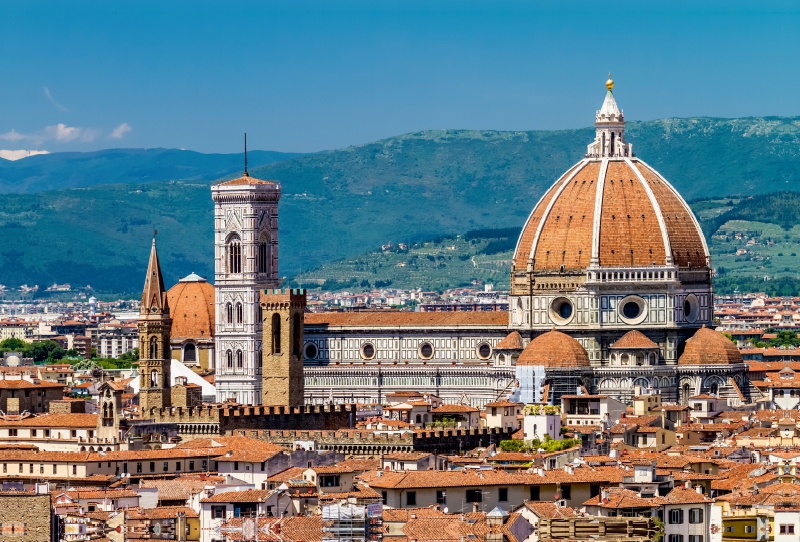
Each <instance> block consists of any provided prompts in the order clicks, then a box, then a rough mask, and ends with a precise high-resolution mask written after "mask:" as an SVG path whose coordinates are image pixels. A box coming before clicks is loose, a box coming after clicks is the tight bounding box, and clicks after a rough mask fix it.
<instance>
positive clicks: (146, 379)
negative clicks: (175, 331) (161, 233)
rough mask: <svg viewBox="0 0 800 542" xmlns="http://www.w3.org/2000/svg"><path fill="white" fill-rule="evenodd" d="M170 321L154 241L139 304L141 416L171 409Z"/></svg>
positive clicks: (154, 239) (154, 240)
mask: <svg viewBox="0 0 800 542" xmlns="http://www.w3.org/2000/svg"><path fill="white" fill-rule="evenodd" d="M171 326H172V318H170V314H169V304H168V303H167V292H166V289H165V288H164V277H163V275H162V274H161V264H160V263H159V261H158V251H157V250H156V238H155V237H153V247H152V249H151V250H150V262H149V263H148V264H147V277H145V280H144V291H143V292H142V305H141V307H140V308H139V322H138V328H139V378H140V380H139V407H140V411H141V413H142V416H143V417H146V414H147V412H148V411H149V409H151V408H165V407H169V406H171V399H170V386H171V384H172V380H171V378H170V370H169V369H170V363H171V362H172V352H171V350H170V347H169V336H170V328H171Z"/></svg>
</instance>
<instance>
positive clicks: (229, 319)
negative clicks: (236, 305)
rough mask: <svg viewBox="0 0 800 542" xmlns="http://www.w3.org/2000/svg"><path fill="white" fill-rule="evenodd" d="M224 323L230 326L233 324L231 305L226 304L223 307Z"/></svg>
mask: <svg viewBox="0 0 800 542" xmlns="http://www.w3.org/2000/svg"><path fill="white" fill-rule="evenodd" d="M225 323H226V324H232V323H233V305H231V304H230V303H228V304H227V305H225Z"/></svg>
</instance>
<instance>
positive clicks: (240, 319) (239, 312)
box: [236, 303, 244, 324]
mask: <svg viewBox="0 0 800 542" xmlns="http://www.w3.org/2000/svg"><path fill="white" fill-rule="evenodd" d="M243 321H244V314H243V312H242V304H241V303H237V304H236V323H237V324H241V323H242V322H243Z"/></svg>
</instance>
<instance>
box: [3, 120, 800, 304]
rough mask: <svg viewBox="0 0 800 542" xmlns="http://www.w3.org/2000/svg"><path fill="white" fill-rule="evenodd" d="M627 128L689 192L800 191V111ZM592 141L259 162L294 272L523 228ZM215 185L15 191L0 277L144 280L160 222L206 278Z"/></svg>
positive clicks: (424, 140)
mask: <svg viewBox="0 0 800 542" xmlns="http://www.w3.org/2000/svg"><path fill="white" fill-rule="evenodd" d="M627 135H628V139H629V141H631V142H633V144H634V151H635V152H636V154H637V155H638V156H640V157H641V158H642V159H644V160H646V161H647V162H648V163H649V164H651V165H653V166H654V167H656V168H657V169H658V170H659V171H660V172H661V173H663V174H664V175H665V176H666V177H667V179H669V180H670V181H671V182H672V183H673V184H674V185H675V186H676V187H677V188H678V190H680V191H681V193H682V194H683V195H684V196H685V197H686V198H687V199H692V198H702V197H708V196H714V197H721V196H724V195H732V194H742V195H745V196H749V195H757V194H765V193H768V192H776V191H778V190H798V191H800V185H798V182H799V181H800V176H798V175H797V172H798V168H800V150H798V149H800V146H799V145H798V143H800V118H752V119H730V120H728V119H710V118H699V119H665V120H659V121H652V122H631V123H628V127H627ZM592 139H593V130H592V129H589V128H586V129H581V130H564V131H550V132H544V131H539V132H495V131H470V130H446V131H427V132H419V133H414V134H406V135H402V136H397V137H393V138H389V139H385V140H382V141H379V142H375V143H370V144H366V145H361V146H357V147H349V148H346V149H340V150H335V151H329V152H323V153H316V154H311V155H305V156H300V157H297V158H294V159H291V160H284V161H281V162H276V163H272V164H268V165H264V166H261V167H254V168H252V170H251V172H252V174H253V175H254V176H258V177H261V178H268V179H277V180H279V181H280V182H281V183H282V186H283V197H282V199H281V210H280V212H281V223H280V240H281V251H280V258H281V260H280V265H281V273H282V274H283V275H286V276H289V277H292V276H294V275H296V274H298V273H301V272H306V271H308V270H312V269H317V268H319V267H320V266H321V265H323V264H326V263H329V262H334V261H338V260H342V259H353V258H356V257H359V256H360V255H363V254H365V253H367V252H369V251H370V250H373V249H375V248H377V247H380V246H381V245H383V244H386V243H387V242H393V243H394V244H397V243H401V242H402V243H406V244H409V245H411V244H413V243H420V242H424V241H426V240H430V239H437V238H442V237H443V236H448V235H449V236H455V235H457V234H462V233H464V232H466V231H469V230H476V229H481V228H517V229H518V228H520V227H521V226H522V224H523V222H524V221H525V218H526V217H527V215H528V213H529V212H530V210H531V209H532V208H533V206H534V205H535V204H536V202H537V201H538V198H539V197H540V196H541V194H542V192H543V191H544V190H545V188H546V187H548V186H549V185H550V184H551V183H552V182H554V180H555V179H556V178H557V177H558V176H559V175H560V174H561V173H563V172H564V171H565V170H566V169H567V168H568V167H569V166H570V165H571V164H573V163H574V162H576V161H577V160H579V159H580V158H581V157H582V155H583V152H584V150H585V146H586V144H587V143H589V142H590V141H591V140H592ZM35 158H38V157H32V158H26V159H25V160H23V161H20V162H25V161H26V160H33V159H35ZM123 173H124V172H123ZM123 173H120V175H123ZM133 176H134V177H135V175H133ZM115 179H116V177H115ZM209 185H210V182H209V181H203V180H197V181H186V180H182V181H171V182H152V183H147V184H142V183H137V184H118V185H106V186H90V187H86V188H80V189H72V190H62V191H54V192H42V193H38V194H7V195H4V196H2V201H3V205H2V208H0V227H2V228H3V230H2V231H3V232H4V233H6V236H5V239H4V244H3V248H2V250H0V282H1V283H3V284H6V285H9V286H17V285H19V284H21V283H28V284H40V285H44V284H48V283H52V282H55V281H58V282H71V283H73V284H76V285H83V284H91V285H92V286H94V287H95V288H98V289H100V290H105V291H114V292H136V291H137V290H138V289H139V288H140V287H141V286H140V282H141V281H142V273H143V268H144V265H145V263H144V262H145V261H146V257H147V256H146V254H147V249H148V246H149V238H150V236H151V235H152V228H153V227H157V228H158V230H159V247H160V251H161V254H162V265H163V267H164V271H165V273H166V275H167V277H168V280H176V279H177V277H178V276H180V275H185V274H188V273H189V272H191V271H195V272H197V273H199V274H203V275H207V276H209V275H211V272H212V258H213V247H212V227H213V226H212V202H211V197H210V192H209ZM737 201H738V200H737ZM726 205H727V204H726ZM725 210H727V209H719V208H714V207H713V205H712V207H710V208H709V209H708V211H709V212H711V213H716V214H721V213H722V212H723V211H725ZM783 214H784V216H788V215H786V213H783ZM467 278H469V276H468V277H467ZM362 280H363V279H362ZM386 280H389V279H386ZM444 282H447V281H444ZM419 286H423V287H425V286H427V285H425V284H419Z"/></svg>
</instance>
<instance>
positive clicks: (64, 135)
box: [0, 123, 100, 145]
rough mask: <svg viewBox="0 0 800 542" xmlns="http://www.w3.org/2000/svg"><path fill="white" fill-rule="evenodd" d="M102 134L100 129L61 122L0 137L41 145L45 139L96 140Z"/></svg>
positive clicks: (61, 140)
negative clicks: (31, 131)
mask: <svg viewBox="0 0 800 542" xmlns="http://www.w3.org/2000/svg"><path fill="white" fill-rule="evenodd" d="M99 134H100V132H99V130H95V129H93V128H81V127H78V126H67V125H66V124H63V123H59V124H55V125H53V126H46V127H45V128H44V130H41V131H39V132H33V133H30V134H23V133H20V132H17V131H16V130H13V129H12V130H11V131H10V132H6V133H4V134H0V139H3V140H5V141H30V142H31V143H33V144H34V145H41V144H42V143H44V142H45V141H53V140H55V141H59V142H61V143H68V142H70V141H94V140H95V139H96V138H97V136H98V135H99Z"/></svg>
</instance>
